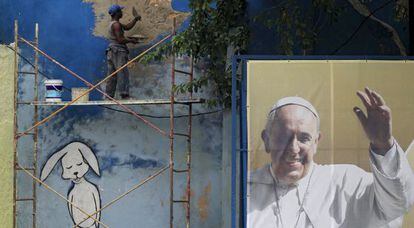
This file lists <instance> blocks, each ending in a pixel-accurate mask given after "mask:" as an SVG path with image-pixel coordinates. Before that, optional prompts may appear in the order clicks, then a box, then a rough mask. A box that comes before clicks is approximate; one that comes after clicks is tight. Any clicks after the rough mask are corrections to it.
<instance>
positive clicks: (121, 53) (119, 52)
mask: <svg viewBox="0 0 414 228" xmlns="http://www.w3.org/2000/svg"><path fill="white" fill-rule="evenodd" d="M106 59H107V64H108V75H109V74H112V73H113V72H115V71H116V70H117V69H119V68H120V67H122V66H123V65H125V64H126V63H127V62H128V50H126V49H125V48H119V47H110V48H108V49H107V51H106ZM117 84H118V91H119V94H120V95H121V96H124V95H129V72H128V67H125V68H123V69H122V70H121V71H119V72H118V73H117V74H116V75H115V76H112V77H111V78H110V79H108V80H107V81H106V93H107V94H108V95H109V96H111V97H115V91H116V86H117Z"/></svg>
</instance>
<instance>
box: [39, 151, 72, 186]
mask: <svg viewBox="0 0 414 228" xmlns="http://www.w3.org/2000/svg"><path fill="white" fill-rule="evenodd" d="M66 153H67V150H66V147H64V148H63V149H61V150H59V151H57V152H55V153H54V154H53V155H52V156H50V158H49V160H47V162H46V164H45V165H44V166H43V169H42V174H41V175H40V180H41V181H44V180H45V179H46V178H47V177H48V176H49V174H50V172H52V170H53V168H54V167H55V165H56V163H57V162H58V161H59V160H60V159H61V158H62V157H63V156H64V155H65V154H66Z"/></svg>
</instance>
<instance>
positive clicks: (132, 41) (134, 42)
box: [129, 39, 139, 44]
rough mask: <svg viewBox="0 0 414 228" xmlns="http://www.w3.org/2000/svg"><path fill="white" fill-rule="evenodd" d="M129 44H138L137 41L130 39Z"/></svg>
mask: <svg viewBox="0 0 414 228" xmlns="http://www.w3.org/2000/svg"><path fill="white" fill-rule="evenodd" d="M129 42H130V43H133V44H137V43H139V41H138V39H130V41H129Z"/></svg>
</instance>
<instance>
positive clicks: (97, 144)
mask: <svg viewBox="0 0 414 228" xmlns="http://www.w3.org/2000/svg"><path fill="white" fill-rule="evenodd" d="M115 2H116V1H99V2H98V1H94V2H92V1H90V2H82V1H80V0H76V1H63V0H60V1H52V0H50V1H49V0H48V1H22V0H21V1H14V2H13V3H11V2H9V1H0V6H1V7H2V8H3V9H7V10H5V11H4V12H5V13H4V14H3V15H2V16H1V17H0V19H1V24H2V25H5V27H2V28H0V35H1V40H2V42H4V43H10V42H12V40H13V27H12V26H13V20H14V19H18V20H19V27H20V31H21V32H20V35H22V36H23V37H25V38H27V39H32V37H33V31H34V23H35V22H38V23H39V27H40V48H41V49H42V50H44V51H46V52H47V53H48V54H49V55H51V56H52V57H54V58H56V59H57V60H58V61H59V62H61V63H62V64H64V65H65V66H67V67H68V68H70V69H72V70H73V71H74V72H76V73H78V74H79V75H81V76H84V77H85V78H86V79H87V80H89V81H90V82H98V81H99V80H100V79H102V78H103V77H104V76H105V75H106V64H105V56H104V50H105V48H106V45H107V44H108V41H107V40H106V39H105V38H104V37H102V36H101V35H100V34H101V33H100V32H102V31H104V29H105V26H99V23H100V22H101V21H105V20H107V17H108V15H107V14H106V9H107V6H105V4H107V5H109V4H111V3H115ZM132 2H136V1H122V2H121V1H120V2H119V3H120V4H123V5H126V6H128V7H131V6H132V5H133V3H132ZM143 2H147V4H150V5H151V4H152V7H155V8H153V10H154V13H153V14H154V15H158V14H157V12H161V11H157V10H159V9H158V8H157V9H156V7H161V6H162V7H164V6H166V3H170V1H168V0H165V1H139V2H138V3H136V4H137V9H138V11H139V12H140V13H141V14H142V15H144V13H148V14H146V15H151V12H149V11H148V12H143V11H142V10H144V9H146V8H144V7H142V6H143ZM172 5H173V6H174V7H175V8H177V9H186V3H185V2H183V1H173V2H172ZM139 6H141V7H139ZM147 9H148V8H147ZM126 12H130V8H127V9H126ZM162 12H168V14H166V18H167V19H168V20H166V21H164V22H160V21H156V20H155V19H156V18H155V19H154V20H152V19H153V18H150V16H147V17H146V18H145V17H143V20H146V19H148V21H147V22H145V23H143V24H145V25H147V24H148V23H151V20H152V21H155V22H156V23H158V25H159V24H162V23H164V25H165V26H164V27H162V26H158V27H157V26H154V27H157V28H159V30H156V31H151V32H152V33H148V34H152V35H154V37H155V38H154V39H153V40H150V39H148V41H147V42H146V43H144V44H143V45H140V46H131V53H133V54H137V53H139V52H140V51H142V50H143V49H145V48H146V47H148V45H151V44H152V43H154V41H156V40H158V39H159V38H160V36H162V35H165V34H166V33H168V32H169V28H170V24H171V19H172V17H171V16H172V15H178V16H179V18H181V19H180V20H179V22H182V21H183V20H184V19H185V17H186V14H180V12H176V11H173V10H172V9H170V10H169V11H168V9H164V10H163V11H162ZM128 16H129V15H128V14H127V13H126V14H125V18H124V20H125V21H128V20H129V19H130V17H128ZM150 19H151V20H150ZM155 22H154V23H155ZM144 27H145V26H144ZM144 27H142V30H139V28H141V27H139V26H138V27H137V28H138V30H139V31H138V32H141V31H142V32H145V31H146V30H145V29H144ZM101 29H102V30H101ZM148 36H149V35H148ZM22 54H23V55H25V56H26V57H28V58H29V59H30V60H32V59H31V58H30V56H32V54H33V53H32V52H31V51H30V50H29V49H28V48H27V47H26V48H24V47H23V49H22ZM177 62H178V63H177V66H179V67H180V68H182V69H184V70H188V63H189V62H188V59H186V58H182V59H179V60H178V61H177ZM170 63H171V62H170V60H167V61H166V62H160V63H153V64H150V65H148V66H143V65H141V64H135V66H133V67H131V68H130V72H131V79H130V80H131V87H132V90H131V95H132V97H134V98H138V99H156V98H158V99H159V98H168V96H169V88H170V69H171V65H170ZM20 68H21V69H23V70H30V69H31V67H30V66H29V65H28V64H27V63H25V62H22V64H21V65H20ZM40 68H41V71H42V72H44V76H43V78H42V79H45V75H47V76H48V77H52V78H59V79H62V80H63V81H64V85H65V86H66V87H68V88H72V87H79V86H84V85H83V84H82V83H80V82H79V81H78V80H77V79H74V78H72V77H71V76H70V75H69V74H67V73H66V72H64V71H63V70H61V69H59V68H58V67H57V66H55V65H53V64H52V63H50V62H49V61H48V60H46V59H45V58H41V59H40ZM199 74H201V69H198V68H196V77H198V76H197V75H199ZM177 80H178V81H179V82H180V81H184V80H185V78H179V79H177ZM20 85H21V87H20V92H19V98H20V99H21V100H25V99H26V100H29V99H31V98H32V96H33V92H32V90H31V88H33V82H32V81H31V80H30V79H27V78H24V79H21V80H20ZM40 86H41V85H40ZM40 94H41V97H42V98H43V94H44V90H43V89H42V90H41V91H40ZM209 94H210V91H208V90H205V91H203V92H202V93H200V94H196V97H208V96H210V95H209ZM91 97H92V99H101V97H102V96H101V95H100V94H98V93H97V92H93V93H92V94H91ZM63 98H64V99H65V100H69V99H70V91H69V90H66V91H65V92H64V96H63ZM115 108H116V107H115ZM29 109H30V108H27V109H25V108H21V109H20V110H19V113H20V114H19V121H21V122H20V124H19V127H20V128H21V129H20V130H24V129H27V127H29V126H30V125H31V124H32V121H33V120H32V119H31V114H32V113H31V111H30V110H29ZM133 109H134V110H135V111H137V112H138V113H143V114H148V115H153V116H157V117H156V118H148V119H149V120H151V121H152V122H153V123H154V124H156V125H157V126H159V127H160V128H161V129H163V130H167V131H168V129H169V120H168V119H166V118H164V117H166V116H168V113H169V107H168V106H157V107H155V106H136V107H133ZM54 110H56V107H50V108H42V109H41V118H44V117H46V116H47V115H48V114H50V113H51V112H52V111H54ZM205 111H209V109H207V108H206V107H204V106H200V105H195V108H194V112H195V113H202V112H205ZM185 113H186V108H185V107H177V110H176V114H185ZM176 126H177V130H178V131H181V132H183V131H185V127H186V122H185V119H184V118H178V119H177V120H176ZM72 141H82V142H84V143H86V144H87V145H88V146H90V147H91V149H92V151H93V152H94V153H95V155H96V156H97V160H98V163H99V166H100V176H98V175H96V174H95V173H94V172H93V171H92V170H91V169H90V170H89V172H88V173H87V174H86V176H85V177H86V179H87V180H88V181H89V182H91V183H93V184H94V185H96V186H97V189H98V191H99V193H100V199H101V201H102V205H105V204H107V203H108V202H110V201H111V200H113V199H114V198H115V197H117V196H118V195H120V194H121V193H123V192H125V191H127V190H128V189H130V188H131V187H132V186H134V185H135V184H137V183H139V182H140V181H141V180H143V179H145V178H146V177H147V176H149V175H151V174H153V173H154V172H156V171H158V170H159V169H160V168H162V167H164V166H165V165H168V159H169V154H168V150H169V146H168V139H167V138H166V137H162V136H161V135H160V134H158V133H157V132H155V131H153V130H152V129H151V128H149V127H148V126H146V125H145V124H143V123H142V122H141V121H139V120H137V119H135V118H134V117H132V116H130V115H128V114H124V113H119V112H115V111H112V110H108V109H105V108H102V107H70V108H68V109H67V110H65V111H63V112H62V113H60V114H59V115H58V116H57V117H55V118H53V119H52V120H51V121H49V122H48V123H46V124H45V125H43V126H41V127H40V137H39V157H38V166H39V170H38V173H40V171H41V169H42V167H43V166H44V165H45V163H46V161H47V160H48V158H49V157H50V156H51V155H52V154H53V153H55V152H56V151H58V150H59V149H60V148H61V147H63V146H65V145H66V144H68V143H70V142H72ZM31 143H32V142H30V141H27V142H22V143H21V144H20V145H19V148H20V153H21V157H22V158H21V161H20V162H22V163H25V162H30V159H29V157H30V153H31ZM185 148H186V145H185V141H184V140H183V139H177V141H176V144H175V150H176V152H177V155H176V158H177V159H176V164H177V165H178V166H182V165H183V164H184V161H185V156H184V155H183V152H185ZM192 148H193V172H192V188H193V189H192V204H191V211H192V214H191V216H192V217H191V222H192V225H194V226H197V227H219V226H220V223H221V211H222V210H221V196H222V195H221V186H222V180H221V165H222V158H221V157H222V155H221V150H222V114H221V113H220V112H216V113H213V114H209V115H199V116H196V117H194V120H193V147H192ZM61 174H62V166H61V165H60V162H58V163H57V165H56V167H54V169H53V170H52V172H51V174H50V176H49V177H48V178H47V179H46V180H45V182H46V184H48V185H50V186H51V187H52V188H54V189H56V190H57V191H58V192H59V193H61V194H62V195H64V196H67V194H68V193H69V191H70V190H71V189H72V188H73V183H71V181H70V180H64V179H62V177H61ZM183 176H184V175H183ZM183 176H182V177H180V176H177V179H176V180H177V182H176V195H175V198H182V197H183V194H184V193H183V190H184V189H185V185H184V183H185V179H184V178H183ZM19 181H20V182H21V183H31V182H30V181H31V180H30V178H27V176H23V177H20V180H19ZM168 189H169V175H168V172H166V173H164V174H162V175H160V176H159V177H157V178H156V179H154V180H153V181H151V182H149V183H147V184H146V185H144V186H143V187H142V188H140V189H138V190H136V191H134V192H132V193H131V194H129V195H128V196H126V197H125V198H124V199H122V200H121V201H119V202H117V203H115V204H114V205H113V206H111V207H108V208H107V209H105V210H104V211H103V212H102V216H101V221H102V222H103V223H105V224H107V225H108V226H110V227H114V226H115V227H137V226H145V227H166V226H168V223H169V190H168ZM37 192H38V197H37V199H38V207H37V209H38V214H37V225H38V227H45V228H47V227H56V224H59V226H61V227H69V226H71V225H72V224H73V223H72V221H71V216H70V215H69V211H68V207H67V205H66V202H64V201H63V200H61V199H60V198H59V197H57V195H55V194H54V193H51V192H50V191H48V190H47V189H46V188H44V187H43V186H40V185H37ZM29 193H30V188H29V187H23V188H22V192H21V193H20V194H23V195H27V194H29ZM21 208H27V207H23V206H22V207H21ZM175 211H176V214H175V218H176V221H177V222H176V225H177V226H178V227H181V226H182V223H183V215H182V212H183V211H184V208H183V207H182V206H181V205H179V206H175ZM19 212H20V213H23V214H26V215H28V216H20V218H19V219H18V224H19V227H28V226H30V225H28V224H30V223H31V221H30V216H29V214H30V211H27V210H23V209H22V210H21V211H19Z"/></svg>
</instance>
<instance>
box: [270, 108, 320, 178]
mask: <svg viewBox="0 0 414 228" xmlns="http://www.w3.org/2000/svg"><path fill="white" fill-rule="evenodd" d="M276 112H277V113H276V114H275V115H276V116H275V118H274V120H273V121H271V122H270V124H268V126H266V129H265V130H264V131H263V132H262V139H263V141H264V143H265V147H266V152H267V153H270V156H271V159H272V169H273V172H274V173H275V175H276V176H277V178H278V179H279V180H281V181H283V182H286V183H287V184H292V183H296V182H297V181H299V180H300V179H301V178H303V177H304V176H305V175H306V174H307V173H308V171H309V167H310V165H311V164H312V162H313V156H314V154H315V152H316V149H317V145H318V142H319V138H320V134H319V132H318V126H317V125H318V124H317V123H318V122H317V119H316V117H315V115H314V114H313V113H312V112H311V111H309V110H308V109H306V108H304V107H302V106H299V105H286V106H283V107H281V108H280V109H278V110H277V111H276Z"/></svg>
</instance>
